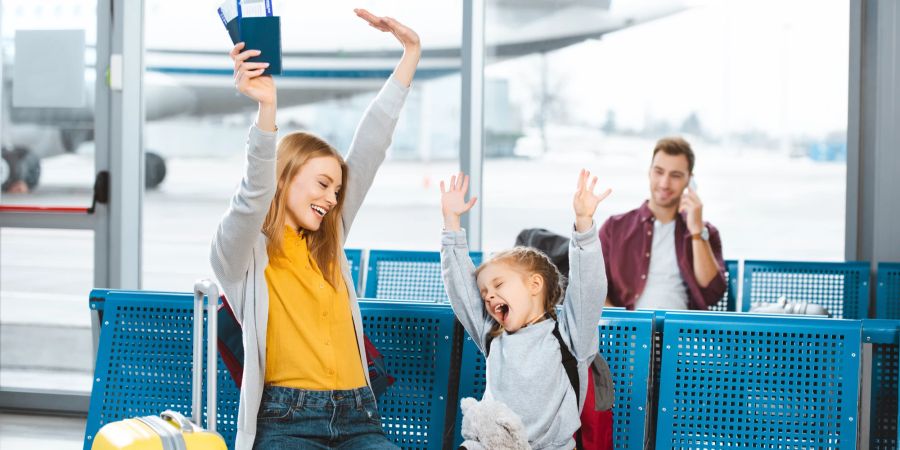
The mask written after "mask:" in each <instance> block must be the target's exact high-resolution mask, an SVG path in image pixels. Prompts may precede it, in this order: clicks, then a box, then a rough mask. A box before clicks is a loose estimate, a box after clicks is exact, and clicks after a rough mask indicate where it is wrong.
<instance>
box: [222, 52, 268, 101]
mask: <svg viewBox="0 0 900 450" xmlns="http://www.w3.org/2000/svg"><path fill="white" fill-rule="evenodd" d="M242 50H243V51H242ZM259 54H260V52H259V50H244V43H243V42H238V44H237V45H235V46H234V48H233V49H231V54H230V56H231V59H232V60H233V61H234V86H235V87H236V88H237V90H238V91H239V92H240V93H241V94H244V95H246V96H247V97H249V98H251V99H253V100H256V101H257V102H259V103H260V104H261V105H267V106H273V105H275V81H273V80H272V77H270V76H268V75H263V71H265V70H266V68H267V67H269V63H254V62H247V59H249V58H253V57H254V56H259Z"/></svg>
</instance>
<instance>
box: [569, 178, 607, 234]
mask: <svg viewBox="0 0 900 450" xmlns="http://www.w3.org/2000/svg"><path fill="white" fill-rule="evenodd" d="M589 179H590V181H591V183H590V185H588V180H589ZM595 187H597V177H593V178H591V173H590V172H589V171H587V170H584V169H581V173H580V174H579V175H578V189H577V190H576V191H575V199H574V200H573V201H572V206H573V207H574V209H575V229H576V230H577V231H578V232H579V233H583V232H585V231H587V230H589V229H590V228H591V226H592V225H593V223H594V213H595V212H597V205H599V204H600V202H602V201H603V199H605V198H606V197H608V196H609V194H610V193H611V192H612V189H607V190H606V191H604V192H603V193H601V194H599V195H597V194H594V188H595Z"/></svg>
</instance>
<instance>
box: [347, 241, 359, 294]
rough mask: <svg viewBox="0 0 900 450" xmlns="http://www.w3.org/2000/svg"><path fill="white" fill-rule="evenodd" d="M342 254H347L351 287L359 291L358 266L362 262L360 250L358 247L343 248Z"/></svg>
mask: <svg viewBox="0 0 900 450" xmlns="http://www.w3.org/2000/svg"><path fill="white" fill-rule="evenodd" d="M344 254H345V255H347V263H349V264H350V275H352V276H353V289H354V290H356V292H359V288H360V285H359V275H360V272H359V268H360V265H361V264H362V250H360V249H358V248H345V249H344Z"/></svg>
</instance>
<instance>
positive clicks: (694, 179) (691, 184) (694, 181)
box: [688, 175, 697, 192]
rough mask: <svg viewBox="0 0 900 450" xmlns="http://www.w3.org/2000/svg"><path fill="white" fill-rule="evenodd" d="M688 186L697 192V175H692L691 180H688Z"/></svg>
mask: <svg viewBox="0 0 900 450" xmlns="http://www.w3.org/2000/svg"><path fill="white" fill-rule="evenodd" d="M688 187H689V188H691V192H697V177H696V176H693V175H691V180H690V181H688Z"/></svg>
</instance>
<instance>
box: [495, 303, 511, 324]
mask: <svg viewBox="0 0 900 450" xmlns="http://www.w3.org/2000/svg"><path fill="white" fill-rule="evenodd" d="M494 314H496V315H497V316H499V317H500V322H506V318H507V317H508V316H509V305H505V304H503V303H500V304H498V305H497V306H495V307H494Z"/></svg>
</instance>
